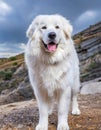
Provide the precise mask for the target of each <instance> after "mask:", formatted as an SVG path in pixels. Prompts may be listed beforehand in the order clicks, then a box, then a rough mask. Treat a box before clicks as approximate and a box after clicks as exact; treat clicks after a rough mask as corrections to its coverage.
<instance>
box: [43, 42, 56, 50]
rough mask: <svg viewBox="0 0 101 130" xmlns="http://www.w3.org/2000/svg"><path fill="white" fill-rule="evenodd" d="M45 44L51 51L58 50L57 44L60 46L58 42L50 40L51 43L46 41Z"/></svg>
mask: <svg viewBox="0 0 101 130" xmlns="http://www.w3.org/2000/svg"><path fill="white" fill-rule="evenodd" d="M43 44H44V46H45V48H46V49H47V50H48V51H49V52H54V51H56V49H57V46H58V44H56V43H55V42H50V43H48V44H45V43H44V42H43Z"/></svg>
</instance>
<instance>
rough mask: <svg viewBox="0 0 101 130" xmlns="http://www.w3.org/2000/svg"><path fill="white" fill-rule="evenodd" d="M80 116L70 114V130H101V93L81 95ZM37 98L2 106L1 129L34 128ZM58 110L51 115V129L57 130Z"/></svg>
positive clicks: (36, 116) (29, 129) (32, 129)
mask: <svg viewBox="0 0 101 130" xmlns="http://www.w3.org/2000/svg"><path fill="white" fill-rule="evenodd" d="M79 104H80V109H81V115H80V116H72V115H71V114H69V126H70V130H101V94H95V95H80V96H79ZM38 118H39V117H38V108H37V103H36V101H35V100H31V101H25V102H18V103H12V104H8V105H2V106H0V130H34V128H35V126H36V124H37V122H38ZM56 126H57V112H56V109H54V112H53V114H52V115H51V116H50V117H49V130H56Z"/></svg>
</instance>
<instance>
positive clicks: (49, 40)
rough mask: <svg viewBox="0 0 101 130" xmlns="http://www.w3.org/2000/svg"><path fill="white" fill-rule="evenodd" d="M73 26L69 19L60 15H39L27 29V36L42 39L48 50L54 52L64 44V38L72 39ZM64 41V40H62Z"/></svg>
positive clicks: (44, 46)
mask: <svg viewBox="0 0 101 130" xmlns="http://www.w3.org/2000/svg"><path fill="white" fill-rule="evenodd" d="M71 33H72V26H71V24H70V23H69V21H68V20H66V19H65V18H64V17H62V16H60V15H39V16H37V17H36V18H35V19H34V20H33V22H32V24H31V25H30V26H29V28H28V30H27V37H28V38H29V39H33V40H40V44H41V46H42V47H43V48H44V50H45V51H46V52H50V53H54V52H55V51H56V50H57V48H58V46H59V44H60V43H63V44H64V41H66V40H64V38H65V39H70V38H71ZM61 41H62V42H61Z"/></svg>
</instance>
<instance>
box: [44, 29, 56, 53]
mask: <svg viewBox="0 0 101 130" xmlns="http://www.w3.org/2000/svg"><path fill="white" fill-rule="evenodd" d="M48 38H49V43H48V44H45V43H44V42H43V44H44V47H45V48H46V49H47V51H48V52H55V51H56V49H57V46H58V44H57V43H56V42H55V38H56V33H55V32H50V33H49V34H48Z"/></svg>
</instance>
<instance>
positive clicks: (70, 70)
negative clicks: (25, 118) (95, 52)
mask: <svg viewBox="0 0 101 130" xmlns="http://www.w3.org/2000/svg"><path fill="white" fill-rule="evenodd" d="M71 33H72V26H71V25H70V23H69V21H68V20H66V19H65V18H64V17H62V16H60V15H40V16H37V17H36V18H35V19H34V20H33V22H32V23H31V25H30V26H29V28H28V30H27V37H28V38H29V41H28V44H27V48H26V53H25V60H26V63H27V66H28V72H29V77H30V82H31V84H32V87H33V89H34V93H35V96H36V98H37V102H38V107H39V114H40V119H39V124H38V125H37V127H36V130H48V113H49V112H50V111H51V110H52V108H53V104H54V102H57V105H58V126H57V130H69V126H68V121H67V117H68V111H69V106H70V101H71V98H72V101H73V102H72V114H75V115H79V114H80V110H79V108H78V103H77V95H78V92H79V88H80V82H79V61H78V57H77V54H76V51H75V48H74V43H73V41H72V39H71Z"/></svg>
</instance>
